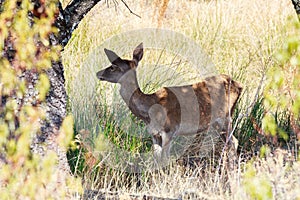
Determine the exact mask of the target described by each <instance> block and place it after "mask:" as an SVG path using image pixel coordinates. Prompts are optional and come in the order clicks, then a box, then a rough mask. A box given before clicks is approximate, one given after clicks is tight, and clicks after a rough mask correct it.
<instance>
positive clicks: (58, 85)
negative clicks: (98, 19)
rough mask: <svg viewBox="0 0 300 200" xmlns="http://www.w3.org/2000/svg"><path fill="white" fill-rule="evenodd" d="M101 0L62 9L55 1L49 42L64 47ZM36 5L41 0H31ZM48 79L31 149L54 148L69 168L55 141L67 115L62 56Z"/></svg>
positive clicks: (78, 2) (82, 1)
mask: <svg viewBox="0 0 300 200" xmlns="http://www.w3.org/2000/svg"><path fill="white" fill-rule="evenodd" d="M100 1H101V0H73V1H72V2H71V3H70V4H69V5H68V6H67V7H66V8H65V9H63V8H62V5H61V3H60V2H58V8H59V14H58V15H57V18H56V20H55V26H56V27H57V28H58V31H59V32H58V34H57V35H53V36H52V37H51V43H52V45H57V44H60V45H61V46H62V47H63V48H64V47H65V46H66V45H67V44H68V42H69V40H70V38H71V36H72V33H73V31H74V30H75V29H76V28H77V26H78V24H79V23H80V21H81V20H82V19H83V18H84V16H85V14H87V13H88V12H89V11H90V10H91V9H92V8H93V7H94V6H95V5H96V4H97V3H98V2H100ZM34 4H35V5H36V6H37V7H38V5H40V0H34ZM47 74H48V76H49V80H50V84H51V87H50V91H49V93H48V95H47V98H46V104H47V120H46V121H47V122H46V123H44V124H43V126H42V134H41V135H39V136H37V138H36V140H34V144H33V147H34V148H33V149H34V151H36V152H39V153H41V154H43V153H44V151H45V150H47V149H51V150H54V151H55V152H56V153H57V155H58V158H59V162H60V163H59V167H60V168H61V169H64V170H67V171H69V165H68V162H67V157H66V151H65V150H64V149H61V148H60V147H59V146H58V144H57V143H56V142H55V138H56V136H57V133H58V132H57V131H58V130H59V128H60V126H61V124H62V121H63V119H64V118H65V116H66V102H67V94H66V90H65V85H64V84H65V79H64V67H63V64H62V60H61V59H60V60H59V61H57V62H53V63H52V68H51V69H49V70H48V71H47ZM43 143H46V146H47V148H46V149H42V148H41V146H43V145H42V144H43Z"/></svg>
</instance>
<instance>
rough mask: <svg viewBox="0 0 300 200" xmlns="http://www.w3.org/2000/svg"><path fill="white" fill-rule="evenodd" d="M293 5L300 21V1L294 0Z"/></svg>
mask: <svg viewBox="0 0 300 200" xmlns="http://www.w3.org/2000/svg"><path fill="white" fill-rule="evenodd" d="M292 3H293V5H294V8H295V10H296V13H297V15H298V19H299V20H300V0H292Z"/></svg>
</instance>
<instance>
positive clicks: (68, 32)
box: [56, 0, 101, 46]
mask: <svg viewBox="0 0 300 200" xmlns="http://www.w3.org/2000/svg"><path fill="white" fill-rule="evenodd" d="M100 1H101V0H73V1H72V2H71V3H70V4H69V5H68V6H67V7H66V8H65V9H64V10H63V9H62V7H61V4H60V3H59V4H60V5H59V10H60V14H59V17H58V18H57V20H56V26H57V28H58V29H59V38H58V40H59V43H60V44H61V45H62V46H65V45H66V44H67V43H68V41H69V40H70V38H71V36H72V33H73V31H74V30H75V29H76V28H77V26H78V24H79V23H80V21H81V20H82V19H83V18H84V16H85V15H86V14H87V13H88V12H89V11H90V10H91V9H92V8H93V7H94V6H95V5H96V4H97V3H98V2H100Z"/></svg>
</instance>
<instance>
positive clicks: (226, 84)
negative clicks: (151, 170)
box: [96, 43, 242, 159]
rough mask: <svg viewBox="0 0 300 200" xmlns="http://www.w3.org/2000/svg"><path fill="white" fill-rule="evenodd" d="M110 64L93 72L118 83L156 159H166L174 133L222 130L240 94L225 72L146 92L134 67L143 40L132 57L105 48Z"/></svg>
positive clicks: (138, 60)
mask: <svg viewBox="0 0 300 200" xmlns="http://www.w3.org/2000/svg"><path fill="white" fill-rule="evenodd" d="M104 52H105V54H106V56H107V58H108V60H109V61H110V63H111V65H110V66H109V67H107V68H105V69H103V70H101V71H98V72H97V73H96V76H97V78H98V79H99V80H100V81H107V82H110V83H118V84H120V85H121V87H120V91H119V92H120V95H121V97H122V99H123V100H124V101H125V103H126V105H127V106H128V108H129V110H130V111H131V112H132V113H133V115H135V116H136V117H137V118H138V119H140V120H142V121H144V123H145V124H146V126H147V131H148V133H149V134H150V135H151V136H152V141H153V149H154V154H155V157H156V158H157V159H164V158H168V157H169V156H170V155H169V153H170V147H171V143H172V140H173V139H174V137H176V136H182V135H190V134H197V133H200V132H203V131H206V130H208V129H209V128H212V127H218V130H220V131H224V130H226V129H227V127H228V126H229V125H230V121H231V115H232V112H233V109H234V107H235V104H236V102H237V100H238V98H239V97H240V95H241V91H242V87H241V85H240V84H239V83H238V82H236V81H234V80H232V79H231V78H230V77H229V76H228V75H224V74H221V75H215V76H211V77H207V78H205V79H204V80H203V81H200V82H197V83H194V84H191V85H184V86H174V87H163V88H161V89H159V90H157V91H156V92H154V93H151V94H145V93H144V92H143V91H142V90H141V89H140V87H139V84H138V79H137V71H136V70H137V67H138V64H139V62H140V61H141V59H142V57H143V54H144V50H143V43H141V44H139V45H138V46H137V47H136V48H135V49H134V51H133V57H132V59H131V60H127V59H122V58H120V57H119V56H118V55H117V54H116V53H115V52H113V51H111V50H108V49H106V48H104Z"/></svg>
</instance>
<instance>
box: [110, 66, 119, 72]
mask: <svg viewBox="0 0 300 200" xmlns="http://www.w3.org/2000/svg"><path fill="white" fill-rule="evenodd" d="M109 69H110V71H111V72H114V71H116V70H117V69H118V66H117V65H112V66H111V67H110V68H109Z"/></svg>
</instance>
